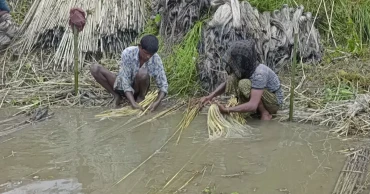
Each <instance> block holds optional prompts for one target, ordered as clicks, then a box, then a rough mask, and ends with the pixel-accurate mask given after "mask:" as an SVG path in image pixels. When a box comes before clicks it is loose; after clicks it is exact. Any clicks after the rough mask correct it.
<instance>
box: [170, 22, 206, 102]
mask: <svg viewBox="0 0 370 194" xmlns="http://www.w3.org/2000/svg"><path fill="white" fill-rule="evenodd" d="M202 26H203V22H202V21H198V22H196V23H195V25H194V26H193V28H192V29H191V30H190V31H189V32H188V33H187V34H186V36H185V37H184V40H183V41H182V42H181V43H180V44H178V45H175V46H174V47H173V48H172V53H171V54H170V55H169V56H168V57H166V59H165V60H164V64H165V69H166V74H167V78H168V83H169V93H171V94H179V95H180V96H184V95H192V94H194V93H195V92H196V91H197V89H198V88H199V84H198V81H197V69H196V64H197V60H198V56H199V54H198V49H197V46H198V43H199V41H200V38H201V32H202Z"/></svg>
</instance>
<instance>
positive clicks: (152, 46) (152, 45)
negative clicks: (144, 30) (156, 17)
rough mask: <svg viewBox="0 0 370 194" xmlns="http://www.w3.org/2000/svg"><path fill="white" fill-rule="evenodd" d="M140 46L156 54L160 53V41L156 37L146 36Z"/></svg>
mask: <svg viewBox="0 0 370 194" xmlns="http://www.w3.org/2000/svg"><path fill="white" fill-rule="evenodd" d="M140 46H141V48H142V49H144V50H146V51H148V52H149V53H151V54H154V53H156V52H157V51H158V47H159V46H158V39H157V37H155V36H154V35H145V36H144V37H143V38H142V39H141V40H140Z"/></svg>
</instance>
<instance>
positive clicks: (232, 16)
mask: <svg viewBox="0 0 370 194" xmlns="http://www.w3.org/2000/svg"><path fill="white" fill-rule="evenodd" d="M212 5H213V6H214V7H216V8H217V11H216V13H215V14H214V16H213V18H212V20H211V21H209V22H208V24H207V27H206V29H205V30H204V31H203V40H202V46H201V49H200V54H201V55H203V56H202V57H203V59H202V60H200V62H199V64H198V67H199V70H200V79H201V81H202V86H203V88H204V89H207V90H214V89H215V87H217V86H218V85H219V84H220V83H221V82H223V81H224V80H225V78H226V77H225V76H226V75H225V73H224V68H225V67H224V65H223V63H222V62H221V57H222V55H223V53H224V52H225V50H226V49H228V47H229V44H230V43H231V42H232V41H236V40H241V39H246V38H247V37H254V38H255V39H256V40H257V48H256V49H257V50H258V53H259V58H260V61H259V62H260V63H263V64H266V65H267V66H269V67H270V68H272V69H273V70H274V71H275V72H278V71H279V70H280V69H281V68H282V67H284V66H285V65H286V64H289V63H290V61H291V53H292V49H293V45H294V32H293V27H294V26H299V52H298V56H299V57H300V58H302V60H303V61H310V60H311V61H313V62H316V61H320V60H321V58H322V52H323V49H322V46H321V44H320V39H319V37H320V35H319V33H318V31H317V30H316V29H315V28H314V27H313V25H312V24H313V21H312V14H311V13H309V12H308V13H303V6H299V7H297V8H289V7H288V6H287V5H284V6H283V7H282V8H281V9H280V10H275V11H274V12H272V13H270V12H264V13H259V12H258V10H257V9H256V8H253V7H252V6H251V5H250V4H249V3H248V2H247V1H242V2H240V3H239V1H237V0H213V1H212Z"/></svg>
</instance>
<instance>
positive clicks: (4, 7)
mask: <svg viewBox="0 0 370 194" xmlns="http://www.w3.org/2000/svg"><path fill="white" fill-rule="evenodd" d="M17 31H18V27H17V25H16V23H15V22H13V20H12V16H11V15H10V8H9V6H8V3H7V2H6V1H5V0H0V51H1V50H3V49H5V48H6V47H7V46H8V45H9V44H10V42H11V40H12V39H13V38H14V36H15V35H16V33H17Z"/></svg>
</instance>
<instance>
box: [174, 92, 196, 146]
mask: <svg viewBox="0 0 370 194" xmlns="http://www.w3.org/2000/svg"><path fill="white" fill-rule="evenodd" d="M201 108H202V105H201V104H200V102H199V100H198V99H192V100H190V101H189V103H188V107H187V109H186V110H185V112H184V116H183V118H182V119H181V121H180V123H179V124H178V125H177V128H178V129H180V134H179V137H178V138H177V141H176V144H178V143H179V141H180V138H181V134H182V131H183V130H184V129H186V128H187V127H188V126H189V125H190V123H191V122H192V121H193V120H194V118H195V117H196V116H197V115H198V113H199V111H200V109H201Z"/></svg>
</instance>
